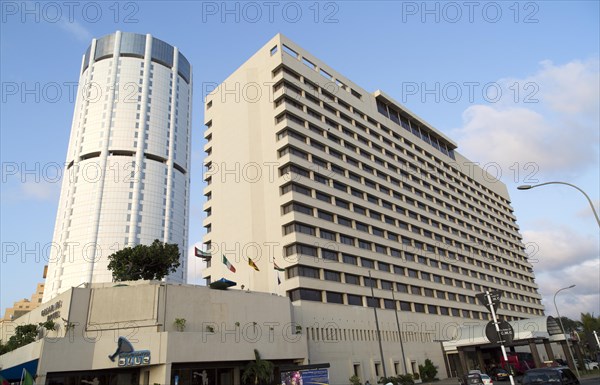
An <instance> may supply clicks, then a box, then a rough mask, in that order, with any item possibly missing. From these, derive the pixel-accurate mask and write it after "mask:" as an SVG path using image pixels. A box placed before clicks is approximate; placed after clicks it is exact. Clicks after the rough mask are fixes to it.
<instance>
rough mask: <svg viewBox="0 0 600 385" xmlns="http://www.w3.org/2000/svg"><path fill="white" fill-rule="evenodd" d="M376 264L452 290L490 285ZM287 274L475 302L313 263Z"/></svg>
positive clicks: (350, 259)
mask: <svg viewBox="0 0 600 385" xmlns="http://www.w3.org/2000/svg"><path fill="white" fill-rule="evenodd" d="M343 260H344V263H348V264H352V265H356V264H357V263H358V258H357V257H355V256H352V255H348V254H343ZM360 264H361V266H362V267H365V268H369V269H374V268H375V263H374V261H372V260H369V259H365V258H360ZM377 265H378V270H380V271H385V272H391V273H393V274H395V275H396V277H395V278H396V279H401V278H402V277H409V278H414V279H418V280H419V281H420V282H423V283H424V282H434V283H439V284H442V285H446V286H449V287H452V289H453V290H454V288H461V289H462V288H464V289H467V290H472V291H474V292H476V293H480V292H482V291H485V290H487V289H490V288H486V287H484V286H481V285H479V284H477V283H472V282H470V281H467V280H465V281H463V280H459V279H455V278H450V277H448V276H440V275H437V274H432V273H427V272H424V271H419V270H415V269H410V268H405V267H402V266H398V265H390V264H388V263H383V262H378V263H377ZM463 271H464V270H463ZM459 274H460V273H459ZM286 276H287V278H293V277H297V276H300V277H307V278H315V279H321V280H325V281H334V282H340V283H346V284H350V285H358V286H366V287H371V285H372V286H373V288H376V289H381V290H390V291H398V292H401V293H410V294H415V295H422V296H425V297H431V298H439V299H444V300H445V299H447V300H450V301H457V302H463V303H471V304H475V303H476V302H477V301H476V299H475V296H469V295H463V294H456V293H454V292H446V291H443V290H437V289H432V288H428V287H421V286H418V285H414V284H411V285H408V284H404V283H400V282H392V281H388V280H384V279H377V278H369V277H366V276H361V275H356V274H350V273H341V272H339V271H334V270H327V269H318V268H315V267H311V266H304V265H295V266H292V267H289V268H288V269H287V270H286ZM464 276H465V277H468V274H464ZM508 286H512V287H515V285H514V284H513V285H506V287H508ZM490 290H491V289H490ZM504 297H507V298H512V299H515V300H518V301H520V302H528V303H533V304H538V305H539V304H541V301H540V300H539V299H538V298H533V297H529V296H526V295H522V294H518V293H514V292H510V291H506V293H505V294H504ZM503 305H506V307H503V308H506V309H510V310H515V311H523V312H529V311H528V310H526V309H527V308H526V307H524V306H523V307H522V308H521V307H520V306H518V305H515V306H513V305H509V304H503Z"/></svg>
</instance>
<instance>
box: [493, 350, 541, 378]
mask: <svg viewBox="0 0 600 385" xmlns="http://www.w3.org/2000/svg"><path fill="white" fill-rule="evenodd" d="M506 356H507V358H508V361H505V360H504V357H501V358H500V366H501V367H502V368H503V369H505V370H508V371H509V372H511V371H512V373H513V374H523V373H525V372H526V371H527V370H529V369H532V368H535V363H534V361H533V355H532V354H531V353H524V352H519V353H507V354H506Z"/></svg>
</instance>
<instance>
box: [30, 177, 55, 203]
mask: <svg viewBox="0 0 600 385" xmlns="http://www.w3.org/2000/svg"><path fill="white" fill-rule="evenodd" d="M21 193H22V194H21V197H20V199H21V200H36V201H51V202H56V201H58V198H59V196H60V182H56V183H51V182H47V181H44V180H41V181H38V182H35V181H27V182H25V183H22V184H21Z"/></svg>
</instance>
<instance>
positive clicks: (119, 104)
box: [44, 32, 192, 302]
mask: <svg viewBox="0 0 600 385" xmlns="http://www.w3.org/2000/svg"><path fill="white" fill-rule="evenodd" d="M191 97H192V68H191V66H190V63H189V62H188V61H187V59H186V58H185V56H183V55H182V54H181V53H180V52H179V50H178V49H177V48H176V47H173V46H171V45H170V44H167V43H165V42H164V41H162V40H159V39H156V38H154V37H152V36H151V35H149V34H148V35H140V34H135V33H128V32H116V33H113V34H110V35H106V36H104V37H102V38H99V39H94V40H93V41H92V43H91V45H90V46H89V47H88V49H87V51H86V53H85V55H84V56H83V59H82V63H81V71H80V76H79V86H78V90H77V100H76V102H75V109H74V113H73V123H72V127H71V135H70V139H69V147H68V151H67V159H66V164H67V167H66V170H65V178H63V182H62V188H61V194H60V201H59V207H58V211H57V214H56V223H55V229H54V236H53V245H54V247H52V250H51V255H50V263H49V266H48V273H47V278H46V286H45V291H44V302H46V301H48V300H50V299H51V298H54V297H55V296H56V295H58V294H59V293H61V292H63V291H65V290H67V289H69V288H71V287H75V286H79V285H82V284H90V283H92V282H111V281H112V276H111V273H110V271H108V269H107V266H108V258H107V257H108V256H109V255H110V254H112V253H114V252H116V251H118V250H121V249H123V248H125V247H132V246H135V245H139V244H147V245H149V244H151V243H152V242H153V241H154V240H155V239H158V240H160V241H161V242H167V243H176V244H178V245H179V250H180V252H181V255H182V259H181V261H182V263H181V266H180V267H179V269H178V270H177V271H176V272H174V273H172V274H171V275H170V276H169V277H168V280H169V281H172V282H180V283H182V282H185V281H186V279H187V277H186V272H187V264H186V262H187V258H186V257H187V255H186V251H187V239H188V227H189V226H188V225H189V224H188V211H189V210H188V206H189V184H190V177H189V168H190V144H191V143H190V140H191Z"/></svg>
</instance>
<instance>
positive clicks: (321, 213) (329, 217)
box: [317, 193, 333, 222]
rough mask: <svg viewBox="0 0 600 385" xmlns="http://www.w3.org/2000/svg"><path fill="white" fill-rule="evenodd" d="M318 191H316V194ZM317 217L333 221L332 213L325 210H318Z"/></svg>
mask: <svg viewBox="0 0 600 385" xmlns="http://www.w3.org/2000/svg"><path fill="white" fill-rule="evenodd" d="M318 194H319V193H317V196H318ZM319 218H321V219H324V220H326V221H329V222H333V214H331V213H328V212H327V211H323V210H319Z"/></svg>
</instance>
